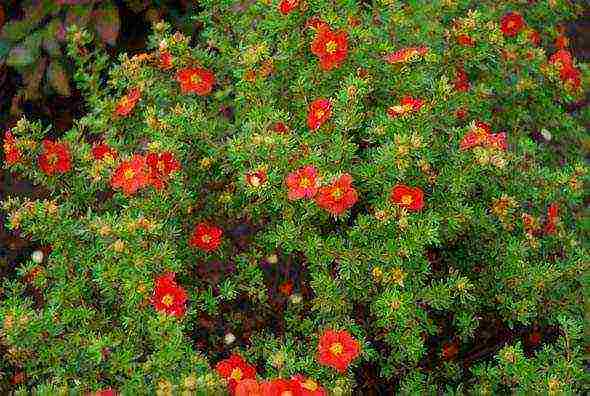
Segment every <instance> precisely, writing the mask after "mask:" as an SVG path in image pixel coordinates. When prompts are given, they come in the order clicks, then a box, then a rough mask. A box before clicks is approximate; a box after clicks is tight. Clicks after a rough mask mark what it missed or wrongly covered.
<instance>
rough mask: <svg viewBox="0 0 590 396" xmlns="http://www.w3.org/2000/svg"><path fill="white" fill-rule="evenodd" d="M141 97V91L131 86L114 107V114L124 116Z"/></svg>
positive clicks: (129, 112)
mask: <svg viewBox="0 0 590 396" xmlns="http://www.w3.org/2000/svg"><path fill="white" fill-rule="evenodd" d="M140 99H141V91H140V90H139V88H133V89H131V90H129V92H127V95H125V96H123V97H122V98H121V99H120V100H119V102H118V103H117V107H115V114H116V115H118V116H120V117H125V116H128V115H129V114H131V112H132V111H133V109H134V108H135V105H136V104H137V102H139V100H140Z"/></svg>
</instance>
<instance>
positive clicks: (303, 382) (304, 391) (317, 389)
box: [292, 374, 327, 396]
mask: <svg viewBox="0 0 590 396" xmlns="http://www.w3.org/2000/svg"><path fill="white" fill-rule="evenodd" d="M292 379H294V380H295V381H297V382H299V386H300V387H301V396H326V395H327V393H326V391H325V390H324V388H322V387H321V386H320V384H318V383H317V382H315V381H314V380H313V379H311V378H305V377H304V376H303V375H301V374H297V375H296V376H294V377H293V378H292Z"/></svg>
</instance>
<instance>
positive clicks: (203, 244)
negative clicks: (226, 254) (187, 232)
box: [189, 223, 223, 252]
mask: <svg viewBox="0 0 590 396" xmlns="http://www.w3.org/2000/svg"><path fill="white" fill-rule="evenodd" d="M221 235H223V230H222V229H221V228H219V227H216V226H210V225H207V224H205V223H199V224H197V227H195V230H194V231H193V235H192V237H191V239H190V241H189V245H191V246H193V247H196V248H199V249H201V250H202V251H204V252H212V251H214V250H215V249H217V248H218V247H219V245H220V244H221Z"/></svg>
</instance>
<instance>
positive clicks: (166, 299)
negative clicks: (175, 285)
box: [162, 294, 174, 307]
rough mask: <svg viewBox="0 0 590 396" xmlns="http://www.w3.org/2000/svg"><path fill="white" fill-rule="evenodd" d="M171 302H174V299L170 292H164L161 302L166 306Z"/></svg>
mask: <svg viewBox="0 0 590 396" xmlns="http://www.w3.org/2000/svg"><path fill="white" fill-rule="evenodd" d="M173 302H174V299H173V298H172V296H171V295H170V294H166V295H165V296H164V297H163V298H162V304H164V305H165V306H167V307H169V306H171V305H172V303H173Z"/></svg>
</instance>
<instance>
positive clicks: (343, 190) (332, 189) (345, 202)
mask: <svg viewBox="0 0 590 396" xmlns="http://www.w3.org/2000/svg"><path fill="white" fill-rule="evenodd" d="M315 201H316V203H317V204H318V206H319V207H320V208H323V209H325V210H327V211H328V212H330V213H332V214H333V215H335V216H338V215H341V214H342V213H344V211H346V210H347V209H349V208H351V207H352V206H353V205H354V204H355V203H356V201H358V194H357V192H356V189H355V188H354V187H353V186H352V176H350V175H349V174H348V173H345V174H343V175H342V176H340V177H339V178H338V179H336V180H334V181H333V182H332V184H330V185H328V186H324V187H322V188H320V189H319V191H318V194H317V196H316V198H315Z"/></svg>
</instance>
